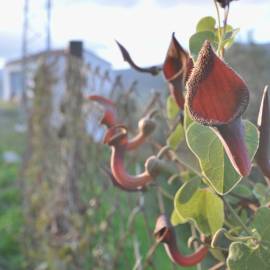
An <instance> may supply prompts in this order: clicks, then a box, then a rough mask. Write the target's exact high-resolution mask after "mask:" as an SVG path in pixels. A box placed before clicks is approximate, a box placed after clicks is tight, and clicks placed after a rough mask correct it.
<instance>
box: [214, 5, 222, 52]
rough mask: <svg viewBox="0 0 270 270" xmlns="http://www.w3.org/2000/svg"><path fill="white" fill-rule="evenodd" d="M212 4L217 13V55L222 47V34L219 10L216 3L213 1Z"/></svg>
mask: <svg viewBox="0 0 270 270" xmlns="http://www.w3.org/2000/svg"><path fill="white" fill-rule="evenodd" d="M214 4H215V7H216V11H217V18H218V51H217V52H218V54H219V53H220V51H221V46H222V33H221V19H220V13H219V8H218V3H217V1H216V0H214Z"/></svg>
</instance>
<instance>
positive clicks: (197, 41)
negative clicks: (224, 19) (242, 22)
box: [189, 31, 217, 61]
mask: <svg viewBox="0 0 270 270" xmlns="http://www.w3.org/2000/svg"><path fill="white" fill-rule="evenodd" d="M206 40H208V41H210V42H211V44H212V45H213V46H214V47H216V44H217V40H216V36H215V33H213V32H211V31H203V32H198V33H196V34H194V35H192V36H191V37H190V39H189V50H190V53H191V55H192V58H193V59H194V61H195V60H196V59H197V57H198V54H199V52H200V50H201V48H202V46H203V44H204V42H205V41H206Z"/></svg>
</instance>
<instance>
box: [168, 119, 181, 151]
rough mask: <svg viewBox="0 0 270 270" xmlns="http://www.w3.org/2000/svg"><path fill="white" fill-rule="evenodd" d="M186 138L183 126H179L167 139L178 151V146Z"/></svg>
mask: <svg viewBox="0 0 270 270" xmlns="http://www.w3.org/2000/svg"><path fill="white" fill-rule="evenodd" d="M184 138H185V130H184V128H183V126H182V124H178V125H177V127H176V129H175V130H174V131H173V132H172V133H171V134H170V136H169V137H168V139H167V144H168V145H169V146H170V147H171V148H172V149H174V150H176V149H177V147H178V145H179V144H180V143H181V141H182V140H183V139H184Z"/></svg>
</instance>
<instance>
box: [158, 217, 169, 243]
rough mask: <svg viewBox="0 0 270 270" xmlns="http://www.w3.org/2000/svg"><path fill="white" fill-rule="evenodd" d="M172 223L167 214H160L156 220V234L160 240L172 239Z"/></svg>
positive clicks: (167, 240)
mask: <svg viewBox="0 0 270 270" xmlns="http://www.w3.org/2000/svg"><path fill="white" fill-rule="evenodd" d="M171 228H172V225H171V223H170V221H169V219H168V217H167V216H166V215H160V216H159V217H158V219H157V221H156V227H155V230H154V235H155V237H156V240H157V241H158V242H166V243H167V242H169V241H170V240H171V236H172V231H171Z"/></svg>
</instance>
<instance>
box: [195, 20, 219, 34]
mask: <svg viewBox="0 0 270 270" xmlns="http://www.w3.org/2000/svg"><path fill="white" fill-rule="evenodd" d="M215 25H216V20H215V18H213V17H211V16H207V17H204V18H201V19H200V20H199V22H198V24H197V26H196V31H197V32H203V31H211V32H215Z"/></svg>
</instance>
